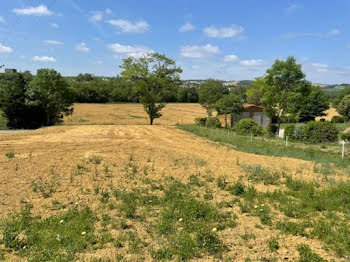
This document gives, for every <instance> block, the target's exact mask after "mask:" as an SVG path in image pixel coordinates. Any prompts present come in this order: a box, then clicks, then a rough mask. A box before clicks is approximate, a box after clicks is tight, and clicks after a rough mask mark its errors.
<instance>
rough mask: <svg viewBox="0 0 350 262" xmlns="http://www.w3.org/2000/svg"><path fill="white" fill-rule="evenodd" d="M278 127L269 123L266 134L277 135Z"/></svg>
mask: <svg viewBox="0 0 350 262" xmlns="http://www.w3.org/2000/svg"><path fill="white" fill-rule="evenodd" d="M277 130H278V126H277V125H276V124H272V123H269V124H268V125H267V127H266V132H267V134H268V135H270V136H274V135H276V134H277Z"/></svg>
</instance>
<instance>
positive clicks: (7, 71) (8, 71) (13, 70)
mask: <svg viewBox="0 0 350 262" xmlns="http://www.w3.org/2000/svg"><path fill="white" fill-rule="evenodd" d="M12 73H17V69H13V68H5V74H12Z"/></svg>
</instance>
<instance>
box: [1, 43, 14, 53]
mask: <svg viewBox="0 0 350 262" xmlns="http://www.w3.org/2000/svg"><path fill="white" fill-rule="evenodd" d="M12 52H13V49H12V48H11V47H9V46H5V45H2V44H0V53H12Z"/></svg>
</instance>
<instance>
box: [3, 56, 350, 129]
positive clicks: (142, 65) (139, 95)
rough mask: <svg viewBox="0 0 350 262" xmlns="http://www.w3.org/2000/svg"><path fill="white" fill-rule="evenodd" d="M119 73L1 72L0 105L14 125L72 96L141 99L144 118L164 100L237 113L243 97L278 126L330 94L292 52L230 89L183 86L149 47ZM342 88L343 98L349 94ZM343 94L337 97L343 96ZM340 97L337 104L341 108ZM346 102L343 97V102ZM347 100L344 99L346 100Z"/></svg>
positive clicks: (67, 103)
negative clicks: (310, 79)
mask: <svg viewBox="0 0 350 262" xmlns="http://www.w3.org/2000/svg"><path fill="white" fill-rule="evenodd" d="M121 68H122V72H121V76H120V77H116V78H109V79H102V78H98V77H94V76H92V75H89V74H80V75H78V76H77V77H76V78H63V77H62V76H61V75H60V74H59V73H57V72H56V71H54V70H49V69H40V70H38V72H37V74H36V76H34V77H33V76H32V75H31V74H30V73H28V72H25V73H18V74H3V75H1V76H0V95H1V97H0V109H1V110H2V111H3V112H4V114H5V116H6V117H7V118H8V120H9V126H10V127H13V128H34V127H38V126H43V125H52V124H55V123H57V122H59V120H60V119H61V118H62V117H63V115H68V114H71V113H72V110H73V108H72V103H73V102H98V103H104V102H140V103H142V104H143V106H144V109H145V111H146V113H147V114H148V117H149V123H150V124H153V122H154V119H156V118H158V117H160V116H161V110H162V109H163V108H164V107H165V103H166V102H176V101H180V102H197V101H198V102H199V103H200V104H201V105H202V106H203V107H204V108H205V109H206V111H207V113H208V117H209V118H211V117H212V115H213V112H214V111H216V112H217V113H219V114H223V115H225V120H226V125H227V116H228V115H232V114H239V113H240V112H241V111H242V110H243V103H254V104H257V105H262V106H264V107H265V113H266V114H267V115H269V116H270V117H271V118H272V119H273V120H275V121H276V123H277V125H278V127H279V125H280V123H281V122H282V121H283V120H285V119H290V120H291V121H299V122H307V121H310V120H314V119H315V117H317V116H322V115H323V112H324V111H325V110H326V109H328V108H329V100H328V98H327V96H326V95H325V94H324V93H323V92H322V90H320V89H318V88H316V87H313V86H312V85H311V83H310V82H308V81H307V80H306V79H305V74H304V73H303V72H302V70H301V65H299V64H297V63H296V61H295V59H294V58H293V57H288V58H287V59H286V60H276V61H275V63H274V64H273V65H272V66H271V68H269V69H268V70H267V71H266V74H265V75H264V76H263V77H260V78H256V79H255V81H253V83H252V84H251V86H250V87H249V88H248V89H246V88H245V87H242V86H240V87H236V88H234V89H233V90H232V91H230V92H229V90H228V89H227V88H225V87H224V86H223V84H222V81H218V80H214V79H209V80H207V81H205V82H203V83H202V84H201V85H200V87H199V88H182V87H181V81H180V73H181V72H182V70H181V68H179V67H178V66H176V64H175V61H173V60H171V59H169V58H167V57H166V56H165V55H161V54H157V53H153V54H149V55H147V56H145V57H142V58H138V59H137V58H132V57H129V58H126V59H124V60H123V64H122V65H121ZM346 95H350V92H349V93H345V94H344V97H343V98H344V99H345V97H346V99H345V100H344V101H347V100H349V101H350V97H347V96H346ZM343 98H342V99H341V100H343ZM344 103H345V102H343V103H342V102H341V101H339V106H340V105H341V108H344V111H346V110H348V111H347V112H349V114H350V106H349V108H346V106H344ZM345 104H346V103H345ZM348 104H349V103H348Z"/></svg>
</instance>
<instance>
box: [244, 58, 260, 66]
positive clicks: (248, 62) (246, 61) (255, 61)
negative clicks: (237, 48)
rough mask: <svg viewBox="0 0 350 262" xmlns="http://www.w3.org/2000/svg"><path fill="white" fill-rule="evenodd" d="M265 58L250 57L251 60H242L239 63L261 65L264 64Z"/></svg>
mask: <svg viewBox="0 0 350 262" xmlns="http://www.w3.org/2000/svg"><path fill="white" fill-rule="evenodd" d="M263 62H264V61H263V60H261V59H250V60H242V61H240V62H239V63H240V64H241V65H242V66H259V65H262V64H263Z"/></svg>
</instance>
